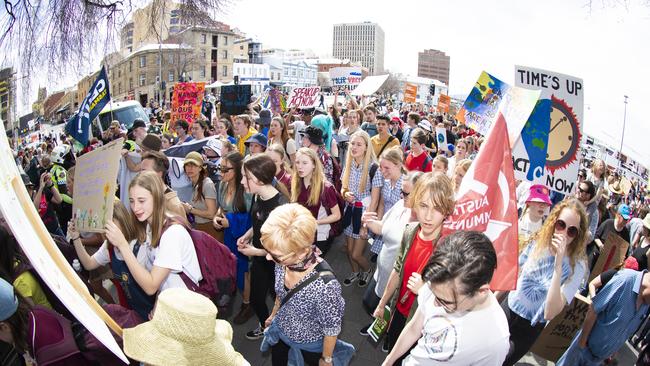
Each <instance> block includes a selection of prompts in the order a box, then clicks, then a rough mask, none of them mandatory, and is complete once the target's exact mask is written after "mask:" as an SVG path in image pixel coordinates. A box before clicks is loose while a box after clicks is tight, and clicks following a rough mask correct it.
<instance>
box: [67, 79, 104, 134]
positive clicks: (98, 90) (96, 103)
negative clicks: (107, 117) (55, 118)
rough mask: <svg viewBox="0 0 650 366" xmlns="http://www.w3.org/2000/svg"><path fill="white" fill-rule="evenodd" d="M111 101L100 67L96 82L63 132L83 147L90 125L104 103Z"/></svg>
mask: <svg viewBox="0 0 650 366" xmlns="http://www.w3.org/2000/svg"><path fill="white" fill-rule="evenodd" d="M110 100H111V93H110V91H109V88H108V77H107V76H106V69H105V68H104V67H103V66H102V69H101V70H100V71H99V75H98V76H97V80H95V83H94V84H93V86H92V87H91V88H90V90H89V91H88V95H86V98H84V101H83V103H81V105H80V106H79V111H77V114H76V118H71V119H70V120H69V121H68V123H67V124H66V126H65V131H66V132H67V133H68V134H69V135H70V136H72V137H73V138H74V139H75V140H77V141H79V142H80V143H81V144H83V145H84V146H85V145H87V144H88V140H89V138H90V123H91V122H92V121H93V120H94V119H95V118H96V117H97V115H98V114H99V112H101V110H102V109H103V108H104V106H105V105H106V103H108V102H109V101H110Z"/></svg>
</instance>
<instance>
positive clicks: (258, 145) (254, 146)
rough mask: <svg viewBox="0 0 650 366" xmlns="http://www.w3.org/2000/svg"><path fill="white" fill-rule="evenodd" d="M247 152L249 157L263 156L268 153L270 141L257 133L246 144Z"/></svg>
mask: <svg viewBox="0 0 650 366" xmlns="http://www.w3.org/2000/svg"><path fill="white" fill-rule="evenodd" d="M245 145H246V151H247V152H248V155H249V156H254V155H258V154H262V153H264V152H265V151H266V148H267V146H268V140H267V138H266V136H264V134H262V133H260V132H257V133H255V134H253V136H251V137H249V138H248V140H246V142H245Z"/></svg>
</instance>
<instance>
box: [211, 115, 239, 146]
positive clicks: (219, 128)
mask: <svg viewBox="0 0 650 366" xmlns="http://www.w3.org/2000/svg"><path fill="white" fill-rule="evenodd" d="M214 127H215V128H214V132H215V135H217V136H221V137H223V138H224V139H227V140H228V141H230V143H231V144H236V143H237V140H236V139H235V138H234V132H233V127H232V123H230V120H229V119H227V118H220V119H218V120H216V122H214Z"/></svg>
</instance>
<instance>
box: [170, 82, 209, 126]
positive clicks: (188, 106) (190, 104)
mask: <svg viewBox="0 0 650 366" xmlns="http://www.w3.org/2000/svg"><path fill="white" fill-rule="evenodd" d="M204 94H205V83H194V82H191V83H176V85H174V95H173V97H172V119H171V121H172V126H171V128H172V130H173V128H174V126H173V124H174V123H176V121H178V120H179V119H183V120H185V121H187V123H189V124H190V125H191V124H192V122H194V120H196V119H197V118H199V116H200V115H201V105H202V103H203V95H204Z"/></svg>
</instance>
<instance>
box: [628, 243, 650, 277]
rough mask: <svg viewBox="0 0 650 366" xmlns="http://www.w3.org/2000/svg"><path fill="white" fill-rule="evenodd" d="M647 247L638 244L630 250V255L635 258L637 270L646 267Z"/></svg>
mask: <svg viewBox="0 0 650 366" xmlns="http://www.w3.org/2000/svg"><path fill="white" fill-rule="evenodd" d="M648 249H650V247H648V246H645V247H641V246H639V247H637V248H636V249H634V251H633V252H632V257H634V259H636V262H637V263H638V264H639V271H643V270H644V269H648V257H647V256H646V253H647V252H648Z"/></svg>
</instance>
